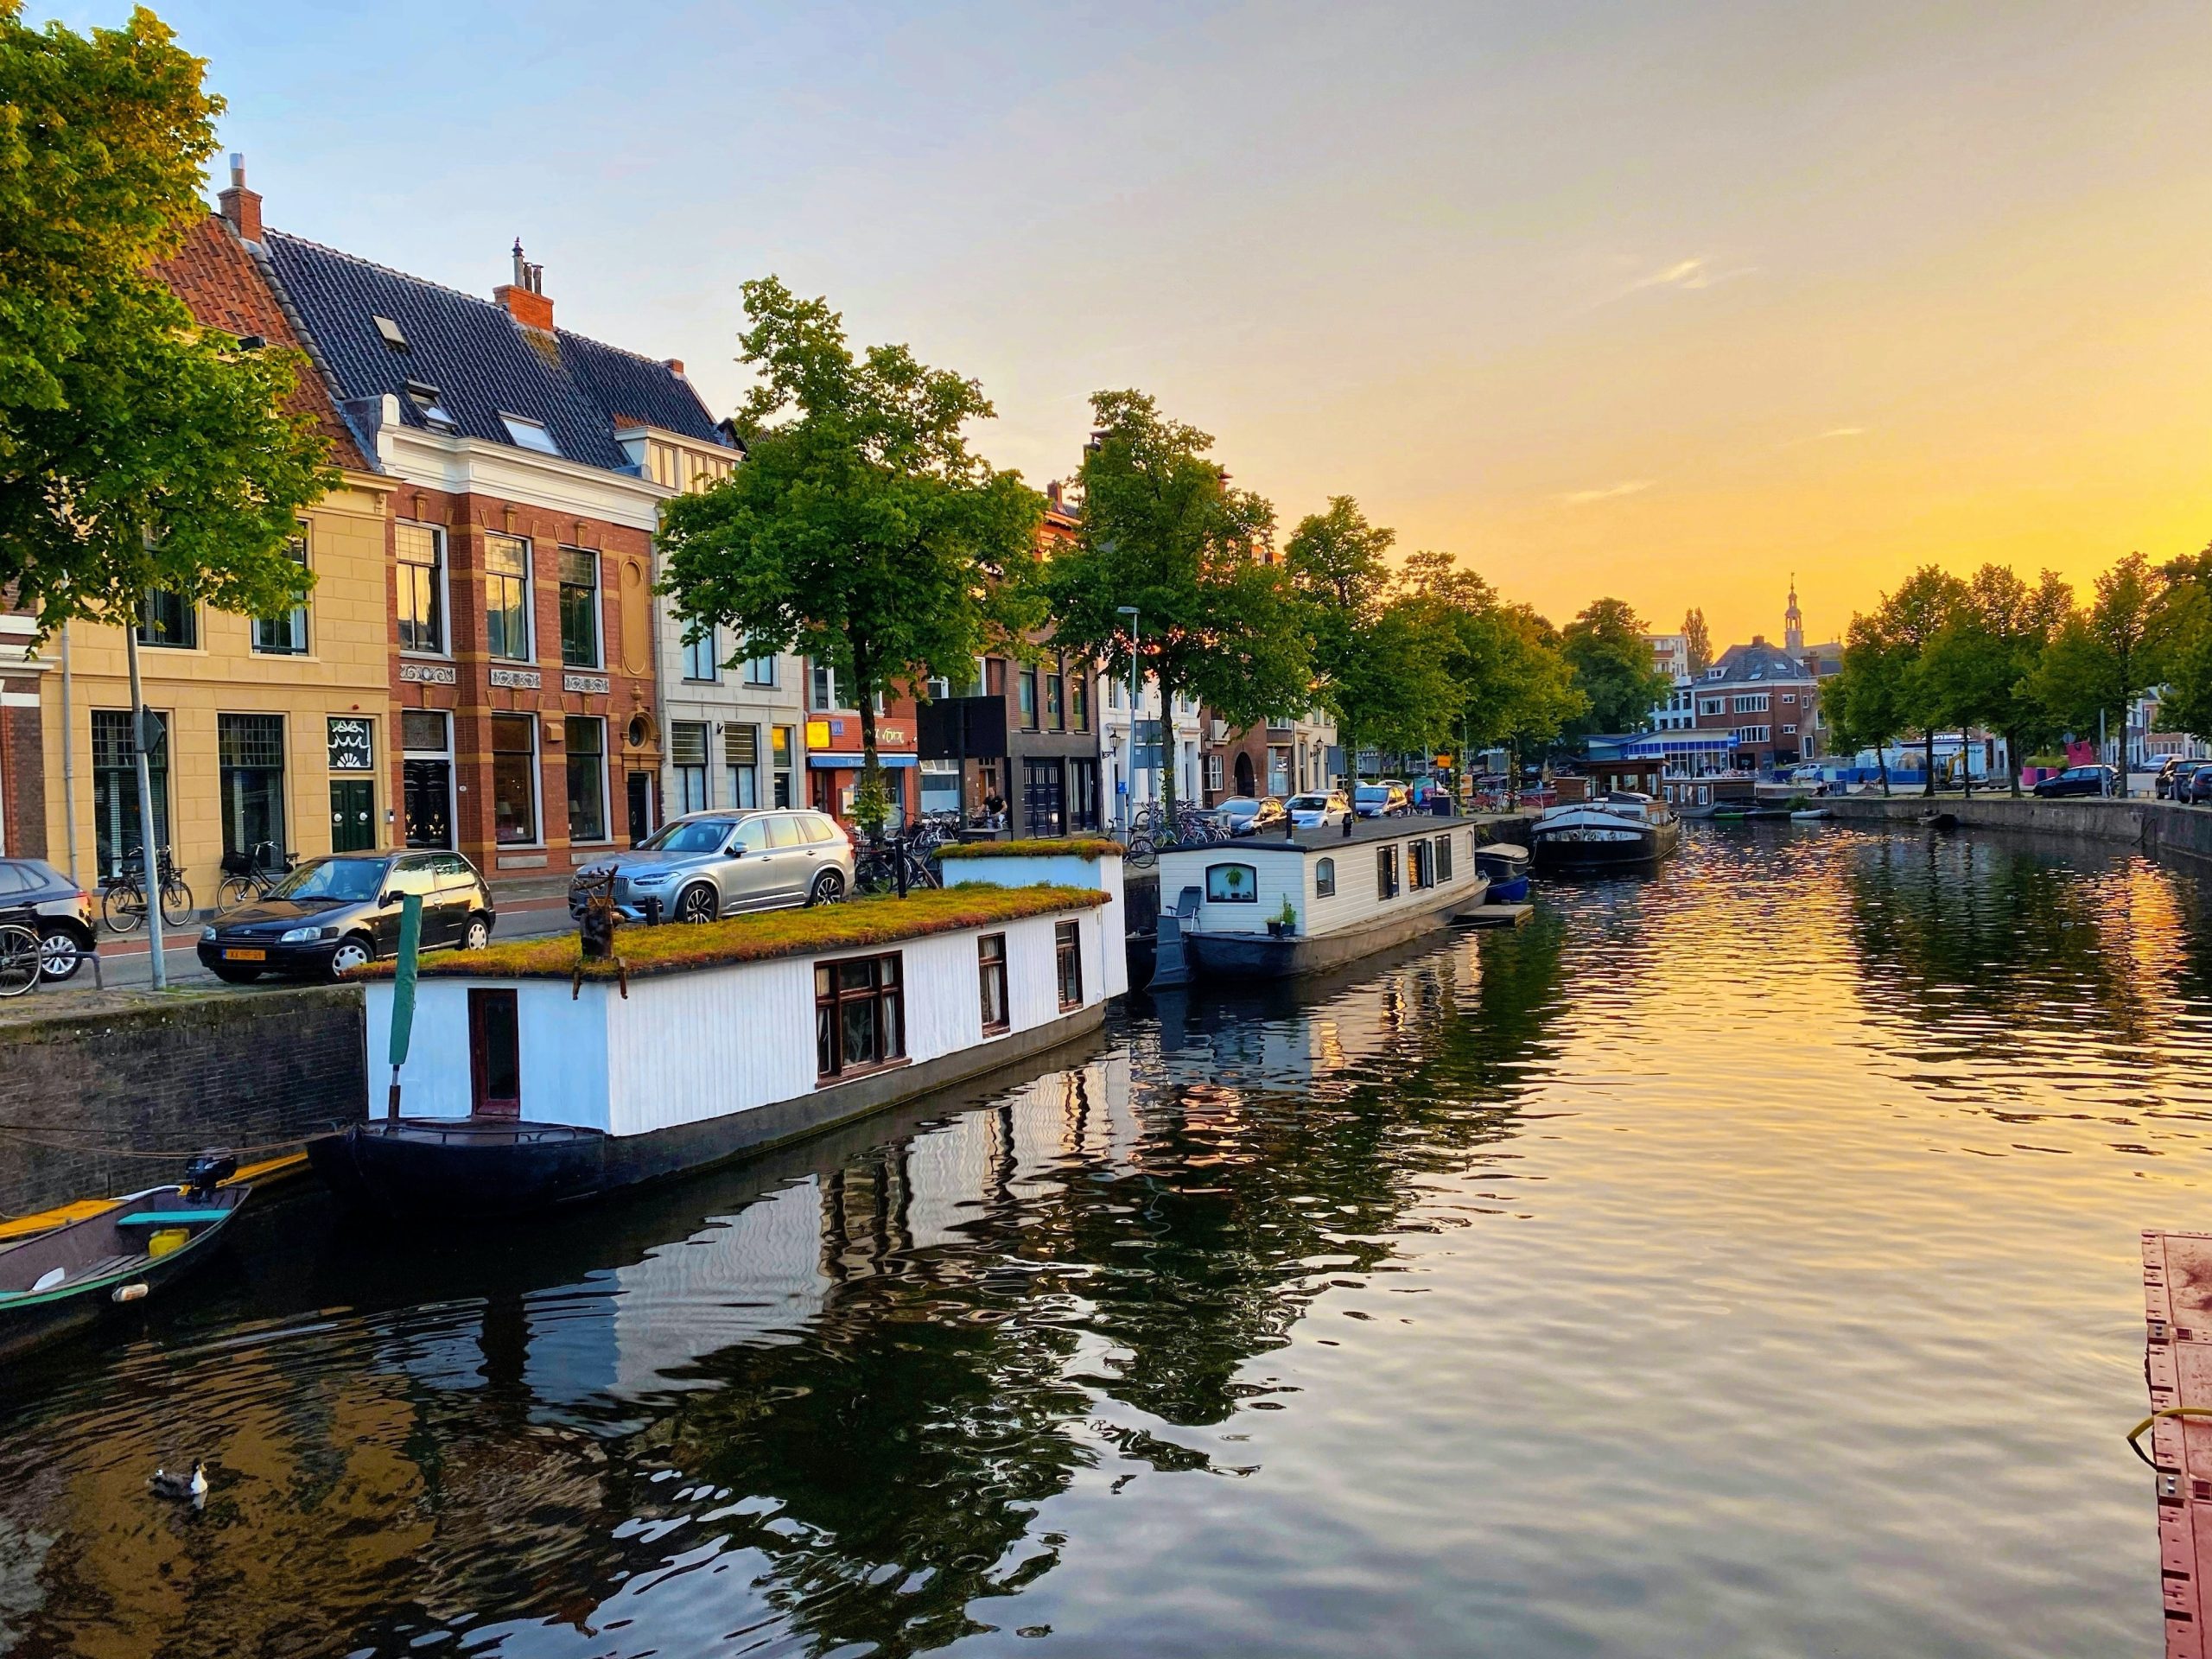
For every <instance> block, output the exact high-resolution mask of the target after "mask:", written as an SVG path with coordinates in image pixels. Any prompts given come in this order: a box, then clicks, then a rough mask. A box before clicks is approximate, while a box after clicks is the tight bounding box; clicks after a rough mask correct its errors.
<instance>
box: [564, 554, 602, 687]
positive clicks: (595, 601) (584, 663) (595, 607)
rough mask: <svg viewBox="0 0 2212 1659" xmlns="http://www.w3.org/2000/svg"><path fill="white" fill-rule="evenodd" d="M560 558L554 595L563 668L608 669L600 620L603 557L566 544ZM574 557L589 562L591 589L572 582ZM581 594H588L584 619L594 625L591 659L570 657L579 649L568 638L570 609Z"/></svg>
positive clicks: (590, 642)
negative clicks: (559, 627)
mask: <svg viewBox="0 0 2212 1659" xmlns="http://www.w3.org/2000/svg"><path fill="white" fill-rule="evenodd" d="M558 557H559V569H556V571H555V572H554V575H555V577H556V590H557V591H556V596H555V597H556V605H555V609H556V613H557V614H558V616H559V619H560V623H561V666H562V667H563V668H604V667H606V666H607V629H606V626H605V623H604V620H603V619H602V617H601V601H602V594H603V589H602V587H601V575H600V572H601V561H600V556H599V555H598V553H597V552H596V551H594V550H593V549H591V548H588V547H569V546H568V545H566V544H565V543H563V545H562V546H561V548H560V549H559V550H558ZM572 558H574V559H588V560H589V561H590V563H591V582H590V585H589V587H588V588H586V587H585V585H584V584H583V583H582V582H574V581H571V580H570V579H569V560H570V559H572ZM579 591H584V592H587V593H588V594H589V598H588V601H586V603H587V605H588V611H587V612H586V613H585V615H584V620H588V622H589V623H590V625H591V639H590V640H589V641H588V644H589V645H590V648H591V655H590V658H589V659H588V660H586V659H585V658H579V657H575V656H571V655H570V654H569V653H570V652H572V651H573V650H575V649H576V646H575V642H573V641H571V640H570V639H569V602H570V596H571V595H572V594H575V593H577V592H579Z"/></svg>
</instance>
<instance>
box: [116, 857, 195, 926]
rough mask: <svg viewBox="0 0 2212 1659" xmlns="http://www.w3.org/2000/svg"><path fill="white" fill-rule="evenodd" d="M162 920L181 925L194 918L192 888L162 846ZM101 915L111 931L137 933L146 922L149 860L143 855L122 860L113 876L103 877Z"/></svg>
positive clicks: (165, 922) (169, 924) (164, 922)
mask: <svg viewBox="0 0 2212 1659" xmlns="http://www.w3.org/2000/svg"><path fill="white" fill-rule="evenodd" d="M160 860H161V861H160V863H159V865H158V866H157V867H156V868H158V869H159V870H160V871H161V906H162V923H163V925H166V926H169V927H182V926H183V925H185V924H186V923H187V922H188V921H190V920H191V919H192V889H191V888H190V887H187V886H186V885H185V884H184V878H183V877H182V876H181V875H179V874H177V873H176V866H175V864H174V863H172V862H171V861H170V860H169V849H168V848H166V847H164V848H162V849H161V853H160ZM100 918H101V919H102V920H103V921H105V922H106V924H107V925H108V927H109V929H110V930H111V931H114V932H117V933H135V932H137V931H138V930H139V929H140V928H142V927H143V926H145V925H146V861H145V858H144V856H143V855H140V856H138V857H137V858H126V859H124V860H122V861H119V863H118V868H117V869H116V872H115V874H112V875H106V876H102V877H101V878H100Z"/></svg>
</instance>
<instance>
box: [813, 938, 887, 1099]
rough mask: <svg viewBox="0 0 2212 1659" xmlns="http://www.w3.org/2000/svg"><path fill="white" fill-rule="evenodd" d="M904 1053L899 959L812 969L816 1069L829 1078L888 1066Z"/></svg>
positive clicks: (858, 960)
mask: <svg viewBox="0 0 2212 1659" xmlns="http://www.w3.org/2000/svg"><path fill="white" fill-rule="evenodd" d="M904 1058H906V1010H905V999H904V997H903V996H902V995H901V988H900V983H899V955H898V953H897V952H896V951H893V953H892V954H891V955H889V956H887V957H857V958H853V959H849V960H847V961H844V962H820V963H816V964H815V965H814V1065H815V1070H816V1071H817V1073H819V1074H820V1075H821V1076H823V1077H846V1076H849V1075H850V1074H851V1073H853V1072H855V1071H868V1070H870V1069H871V1068H873V1067H875V1066H879V1065H890V1064H891V1063H892V1062H893V1061H894V1060H900V1059H904Z"/></svg>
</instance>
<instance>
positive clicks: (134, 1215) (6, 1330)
mask: <svg viewBox="0 0 2212 1659" xmlns="http://www.w3.org/2000/svg"><path fill="white" fill-rule="evenodd" d="M236 1173H238V1160H236V1159H234V1158H231V1157H229V1156H228V1155H226V1154H202V1155H201V1156H200V1157H199V1158H196V1159H194V1160H193V1162H192V1166H191V1167H190V1169H189V1170H188V1172H187V1173H186V1178H185V1182H184V1184H183V1185H181V1186H157V1187H153V1188H149V1190H148V1191H146V1192H137V1193H133V1194H132V1195H131V1196H130V1197H129V1198H122V1199H119V1200H118V1201H117V1202H116V1203H115V1204H114V1205H111V1207H109V1208H108V1209H105V1210H103V1211H99V1213H98V1214H97V1215H92V1216H87V1217H85V1218H84V1219H83V1220H81V1221H73V1222H69V1223H66V1224H63V1225H61V1226H60V1227H56V1228H54V1229H53V1230H51V1231H48V1232H43V1233H35V1234H33V1235H32V1236H30V1237H29V1238H27V1239H25V1240H24V1241H23V1242H22V1243H20V1244H14V1245H10V1246H9V1247H8V1248H7V1249H0V1359H13V1358H15V1357H18V1356H19V1355H22V1354H25V1353H28V1352H29V1351H31V1350H32V1349H34V1348H39V1347H43V1346H44V1345H45V1344H48V1343H50V1342H57V1341H60V1339H61V1338H64V1337H67V1336H69V1335H71V1334H73V1333H74V1332H79V1331H82V1330H85V1329H87V1328H89V1327H91V1326H92V1325H98V1324H99V1323H100V1322H101V1321H102V1320H103V1319H106V1318H108V1317H110V1316H111V1315H112V1314H114V1313H116V1312H117V1311H118V1309H120V1308H123V1307H126V1306H130V1305H131V1304H133V1303H137V1302H141V1301H143V1300H145V1299H146V1298H147V1297H148V1296H149V1295H151V1294H153V1293H154V1292H155V1291H156V1290H157V1289H159V1288H160V1287H162V1286H163V1285H166V1284H168V1283H169V1282H171V1281H174V1280H175V1279H177V1278H179V1277H181V1275H182V1274H186V1273H188V1272H190V1271H191V1270H192V1269H193V1268H195V1267H197V1266H199V1265H200V1263H201V1262H204V1261H206V1260H207V1257H208V1256H209V1255H211V1254H212V1249H211V1246H212V1245H213V1243H214V1240H215V1239H216V1237H217V1236H219V1234H220V1233H221V1232H222V1230H223V1229H224V1227H225V1226H226V1225H227V1224H229V1222H230V1220H231V1217H233V1216H235V1215H236V1214H237V1213H238V1210H239V1208H240V1206H241V1205H244V1204H245V1201H246V1199H247V1198H248V1197H250V1196H251V1193H252V1192H253V1189H252V1188H251V1186H244V1185H240V1186H225V1185H220V1183H222V1182H224V1181H226V1180H228V1179H230V1178H231V1177H232V1175H234V1174H236Z"/></svg>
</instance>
